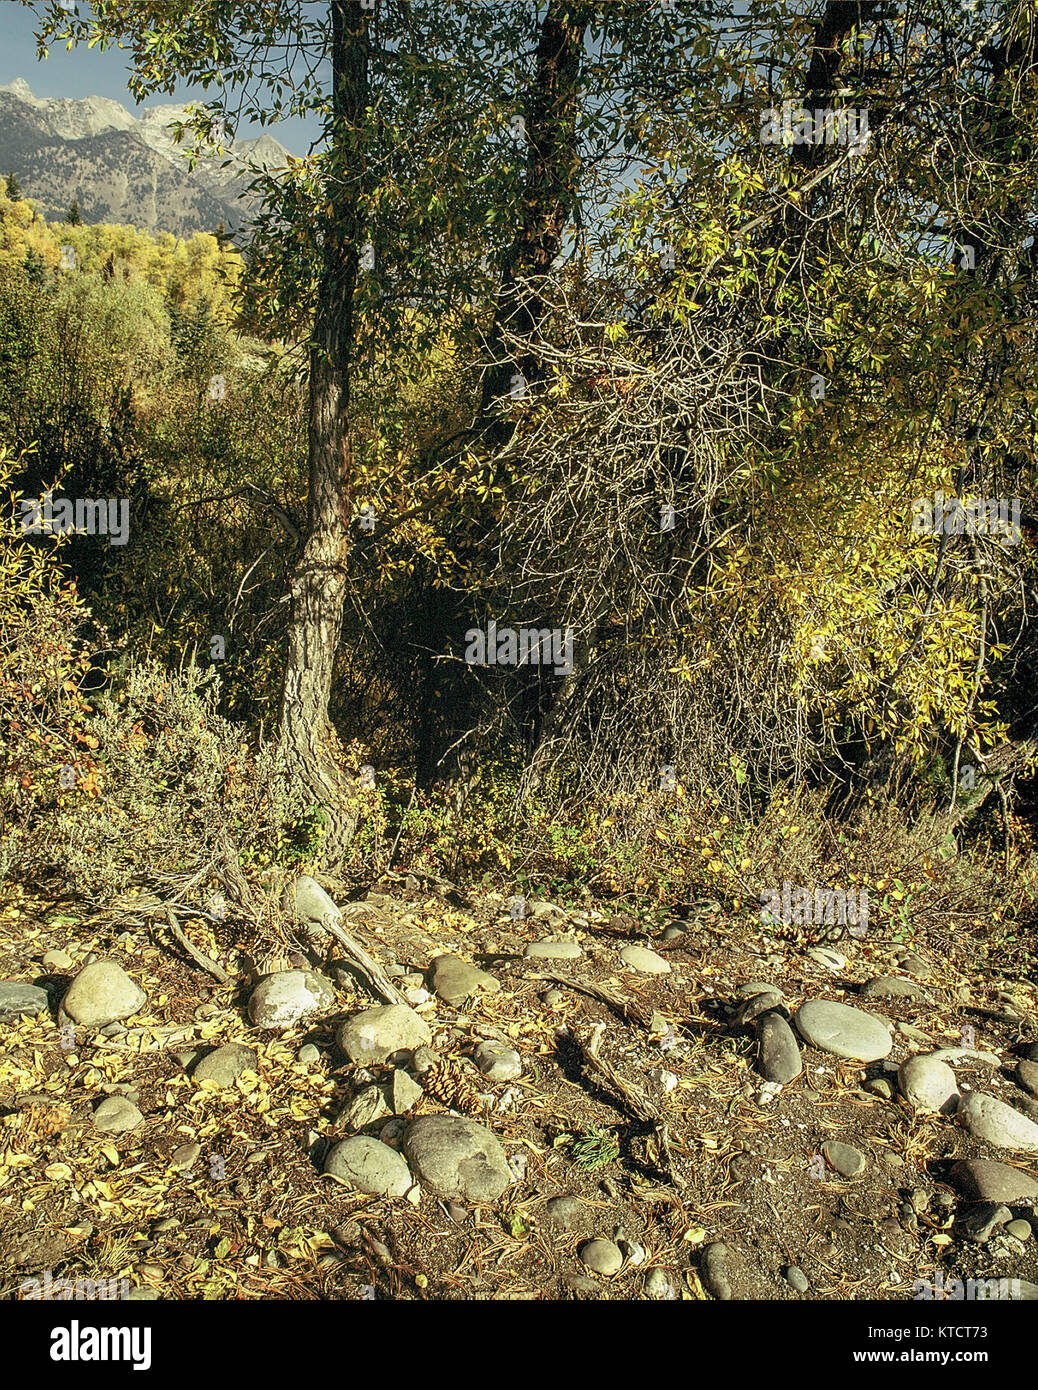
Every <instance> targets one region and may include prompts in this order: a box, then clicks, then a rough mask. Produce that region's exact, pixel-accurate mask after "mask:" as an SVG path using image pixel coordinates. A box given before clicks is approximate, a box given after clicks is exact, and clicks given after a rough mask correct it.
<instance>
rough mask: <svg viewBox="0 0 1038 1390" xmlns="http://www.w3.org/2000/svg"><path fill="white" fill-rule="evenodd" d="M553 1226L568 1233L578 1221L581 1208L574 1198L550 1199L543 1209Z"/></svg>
mask: <svg viewBox="0 0 1038 1390" xmlns="http://www.w3.org/2000/svg"><path fill="white" fill-rule="evenodd" d="M545 1210H546V1211H547V1213H548V1216H549V1218H550V1219H551V1221H552V1222H553V1224H554V1225H556V1226H558V1227H560V1228H561V1229H562V1230H563V1231H568V1230H569V1229H570V1228H571V1227H572V1226H573V1225H574V1224H575V1223H576V1222H577V1221H578V1220H579V1219H580V1214H581V1212H582V1211H583V1207H582V1206H581V1204H580V1203H579V1202H578V1201H577V1199H576V1197H570V1196H569V1195H567V1196H565V1197H552V1198H551V1199H550V1200H549V1201H548V1203H547V1206H546V1207H545Z"/></svg>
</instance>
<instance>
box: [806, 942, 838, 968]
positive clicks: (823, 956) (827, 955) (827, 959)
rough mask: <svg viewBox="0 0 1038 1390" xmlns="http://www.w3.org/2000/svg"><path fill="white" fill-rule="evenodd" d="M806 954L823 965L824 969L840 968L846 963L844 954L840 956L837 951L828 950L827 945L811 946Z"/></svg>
mask: <svg viewBox="0 0 1038 1390" xmlns="http://www.w3.org/2000/svg"><path fill="white" fill-rule="evenodd" d="M807 954H808V957H809V959H811V960H813V961H815V962H817V964H818V965H821V966H824V967H825V969H826V970H842V969H843V967H844V966H845V965H846V964H847V957H846V956H842V955H841V954H840V952H839V951H833V950H830V949H829V947H828V946H812V947H811V949H810V950H809V951H808V952H807Z"/></svg>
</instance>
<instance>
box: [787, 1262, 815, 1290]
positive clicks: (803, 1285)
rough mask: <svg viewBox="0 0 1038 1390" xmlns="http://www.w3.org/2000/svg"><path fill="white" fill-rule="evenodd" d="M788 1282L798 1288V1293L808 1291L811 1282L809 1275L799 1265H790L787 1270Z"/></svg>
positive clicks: (792, 1286)
mask: <svg viewBox="0 0 1038 1390" xmlns="http://www.w3.org/2000/svg"><path fill="white" fill-rule="evenodd" d="M785 1277H786V1283H787V1284H789V1285H790V1287H791V1288H794V1289H796V1291H797V1293H807V1291H808V1289H810V1287H811V1284H810V1281H809V1280H808V1277H807V1275H806V1274H805V1273H804V1271H803V1270H802V1269H800V1268H799V1266H797V1265H789V1267H788V1268H787V1269H786V1271H785Z"/></svg>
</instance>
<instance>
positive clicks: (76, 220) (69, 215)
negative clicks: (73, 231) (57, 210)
mask: <svg viewBox="0 0 1038 1390" xmlns="http://www.w3.org/2000/svg"><path fill="white" fill-rule="evenodd" d="M65 221H66V222H67V223H68V224H69V226H70V227H82V225H83V214H82V213H81V212H80V210H79V199H78V198H73V199H72V205H71V207H70V208H69V210H68V212H66V214H65Z"/></svg>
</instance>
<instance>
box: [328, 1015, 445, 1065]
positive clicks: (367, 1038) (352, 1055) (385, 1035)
mask: <svg viewBox="0 0 1038 1390" xmlns="http://www.w3.org/2000/svg"><path fill="white" fill-rule="evenodd" d="M335 1036H336V1041H337V1042H338V1044H339V1046H340V1047H341V1048H342V1050H343V1052H345V1054H346V1056H347V1057H349V1059H350V1061H351V1062H385V1061H388V1060H390V1059H393V1058H395V1057H396V1056H397V1054H398V1053H408V1052H413V1051H414V1049H415V1048H417V1047H421V1046H423V1045H424V1046H428V1044H429V1043H430V1042H432V1034H431V1033H430V1031H429V1025H428V1024H427V1023H426V1021H425V1019H424V1018H422V1016H421V1015H420V1014H416V1013H415V1011H414V1009H411V1008H408V1006H407V1005H406V1004H380V1005H378V1006H377V1007H376V1008H373V1009H364V1010H363V1011H362V1012H361V1013H359V1014H354V1015H353V1017H352V1018H350V1019H347V1021H346V1022H345V1023H343V1024H341V1025H340V1027H339V1029H338V1031H337V1032H336V1035H335ZM433 1060H434V1061H435V1058H433Z"/></svg>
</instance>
